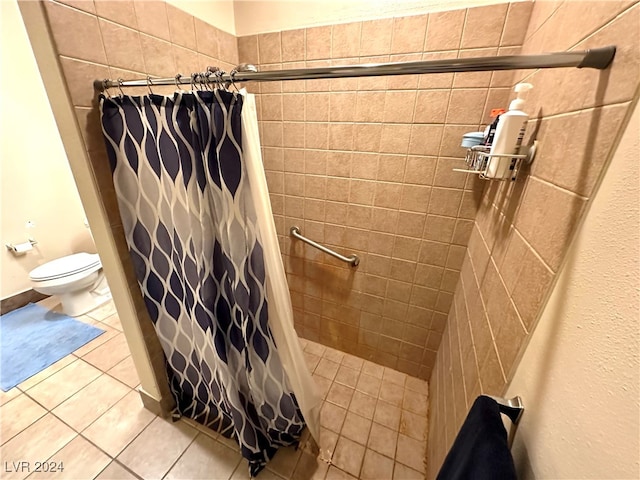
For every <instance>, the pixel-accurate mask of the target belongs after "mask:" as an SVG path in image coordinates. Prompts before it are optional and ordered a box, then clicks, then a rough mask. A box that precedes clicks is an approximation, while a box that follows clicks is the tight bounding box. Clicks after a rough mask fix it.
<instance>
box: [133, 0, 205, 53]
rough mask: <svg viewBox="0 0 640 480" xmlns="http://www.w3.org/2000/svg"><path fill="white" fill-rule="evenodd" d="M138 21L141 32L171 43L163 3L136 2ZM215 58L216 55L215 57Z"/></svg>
mask: <svg viewBox="0 0 640 480" xmlns="http://www.w3.org/2000/svg"><path fill="white" fill-rule="evenodd" d="M134 8H135V12H136V20H137V24H138V28H139V29H140V31H141V32H144V33H147V34H149V35H153V36H154V37H157V38H161V39H162V40H167V41H171V33H170V31H169V20H168V18H167V4H166V3H165V2H163V1H154V0H152V1H145V2H134ZM213 56H215V55H213Z"/></svg>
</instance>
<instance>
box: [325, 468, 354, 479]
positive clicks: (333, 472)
mask: <svg viewBox="0 0 640 480" xmlns="http://www.w3.org/2000/svg"><path fill="white" fill-rule="evenodd" d="M325 478H326V479H327V480H353V479H354V478H358V477H354V476H353V475H349V474H348V473H347V472H343V471H342V470H340V469H339V468H336V467H334V466H333V465H331V466H330V467H329V470H328V471H327V476H326V477H325Z"/></svg>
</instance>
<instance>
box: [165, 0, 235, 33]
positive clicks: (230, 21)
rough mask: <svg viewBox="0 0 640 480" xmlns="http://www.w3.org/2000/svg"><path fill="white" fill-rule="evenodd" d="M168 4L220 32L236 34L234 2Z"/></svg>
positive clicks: (181, 1) (181, 0)
mask: <svg viewBox="0 0 640 480" xmlns="http://www.w3.org/2000/svg"><path fill="white" fill-rule="evenodd" d="M167 3H170V4H172V5H173V6H175V7H178V8H179V9H181V10H183V11H185V12H187V13H188V14H190V15H193V16H194V17H196V18H199V19H200V20H203V21H205V22H207V23H209V24H211V25H213V26H214V27H216V28H219V29H220V30H224V31H225V32H227V33H230V34H232V35H235V34H236V21H235V11H234V9H235V6H234V5H235V3H236V2H234V1H233V0H207V1H202V0H167Z"/></svg>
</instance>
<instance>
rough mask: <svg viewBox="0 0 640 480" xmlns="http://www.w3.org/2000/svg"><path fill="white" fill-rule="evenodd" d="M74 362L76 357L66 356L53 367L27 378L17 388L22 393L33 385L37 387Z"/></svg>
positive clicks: (50, 366)
mask: <svg viewBox="0 0 640 480" xmlns="http://www.w3.org/2000/svg"><path fill="white" fill-rule="evenodd" d="M74 360H76V357H74V356H73V355H67V356H66V357H62V358H61V359H60V360H58V361H57V362H56V363H54V364H53V365H49V366H48V367H47V368H45V369H44V370H42V371H40V372H38V373H36V374H35V375H34V376H33V377H29V378H27V379H26V380H25V381H24V382H22V383H21V384H19V385H18V388H19V389H20V390H22V391H23V392H24V391H26V390H29V389H30V388H31V387H33V386H34V385H37V384H38V383H40V382H41V381H42V380H44V379H45V378H48V377H50V376H51V375H53V374H54V373H56V372H59V371H60V370H62V369H63V368H64V367H66V366H67V365H69V364H70V363H72V362H73V361H74Z"/></svg>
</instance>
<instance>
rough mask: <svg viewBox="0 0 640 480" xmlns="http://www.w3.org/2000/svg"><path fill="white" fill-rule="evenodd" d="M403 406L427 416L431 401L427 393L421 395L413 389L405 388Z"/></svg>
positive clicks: (405, 408)
mask: <svg viewBox="0 0 640 480" xmlns="http://www.w3.org/2000/svg"><path fill="white" fill-rule="evenodd" d="M402 408H403V409H404V410H409V411H411V412H413V413H415V414H417V415H422V416H423V417H426V416H427V411H428V410H429V402H428V400H427V396H426V395H421V394H419V393H417V392H413V391H411V390H405V392H404V399H403V401H402Z"/></svg>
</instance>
